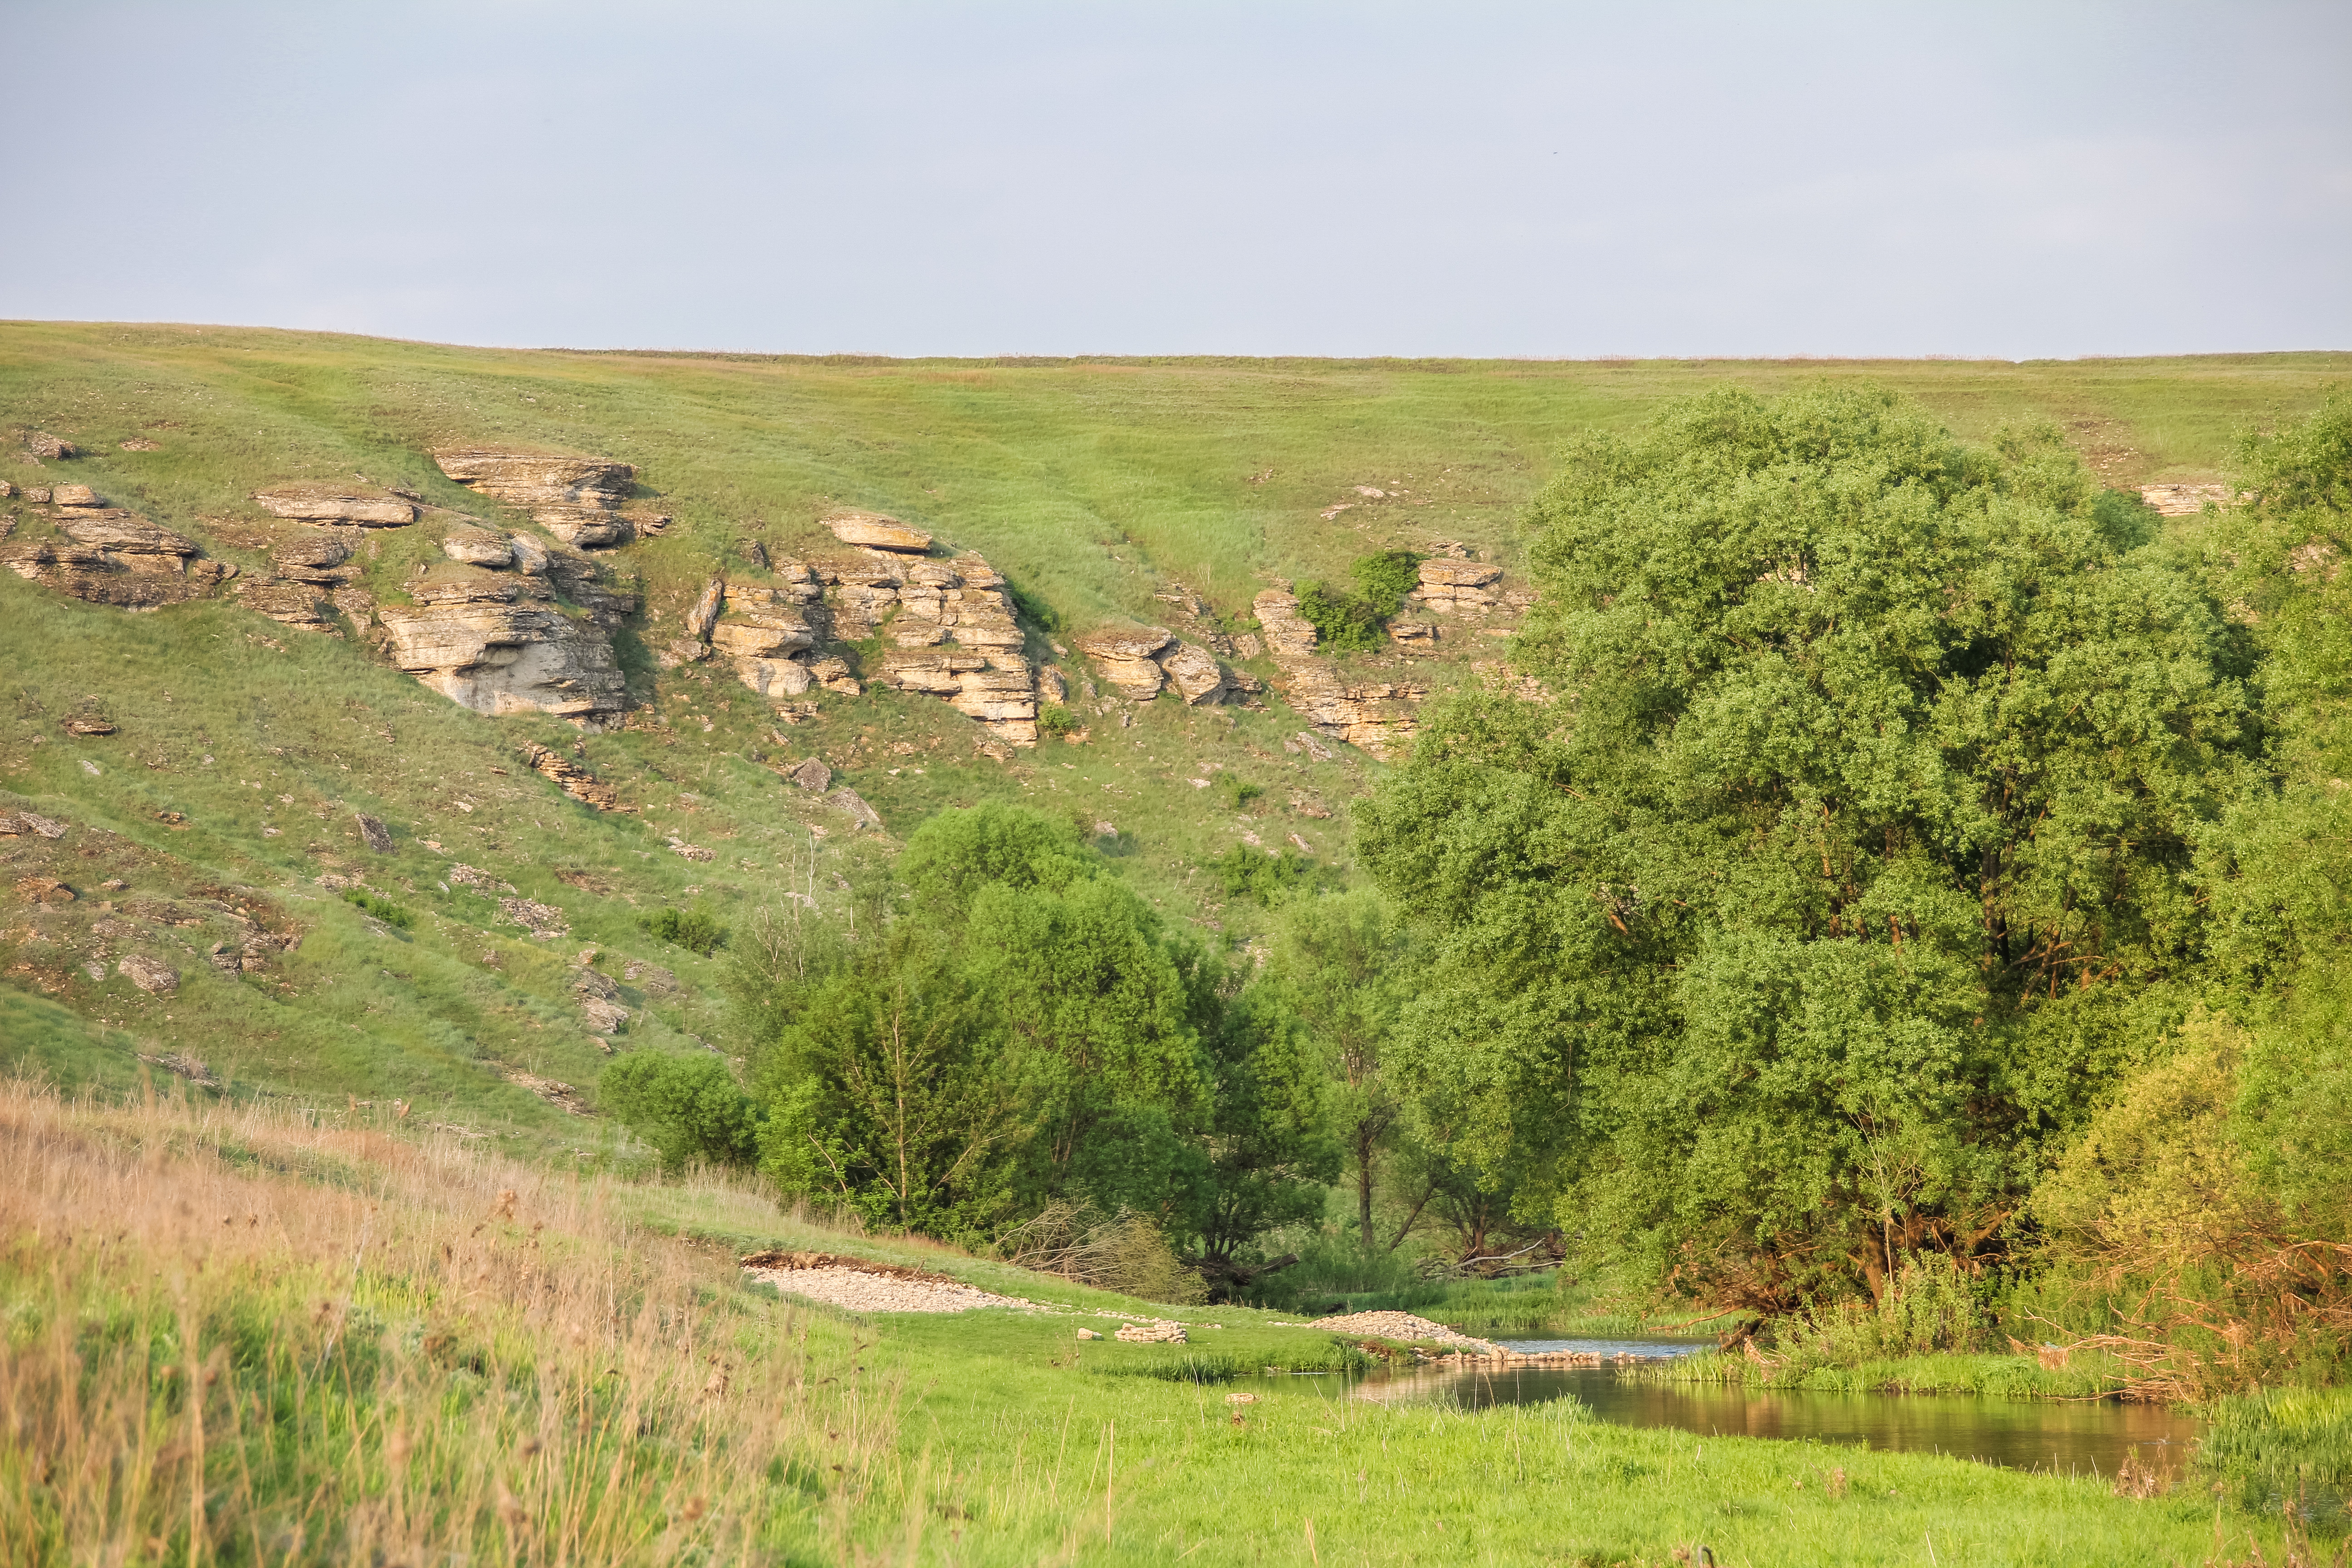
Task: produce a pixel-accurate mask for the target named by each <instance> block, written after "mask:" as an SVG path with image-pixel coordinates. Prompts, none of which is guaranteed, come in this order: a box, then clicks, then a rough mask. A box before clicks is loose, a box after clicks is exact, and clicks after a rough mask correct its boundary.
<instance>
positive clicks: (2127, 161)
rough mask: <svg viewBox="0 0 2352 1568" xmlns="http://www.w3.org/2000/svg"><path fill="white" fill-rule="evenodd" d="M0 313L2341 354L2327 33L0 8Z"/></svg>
mask: <svg viewBox="0 0 2352 1568" xmlns="http://www.w3.org/2000/svg"><path fill="white" fill-rule="evenodd" d="M0 16H5V22H6V34H7V37H8V38H9V47H8V52H9V54H10V56H11V57H12V58H11V62H10V69H9V72H8V76H9V85H8V89H7V92H6V94H5V98H0V124H5V126H6V133H5V135H6V143H7V146H6V152H5V155H0V211H5V212H6V213H7V214H9V215H10V216H11V218H12V219H13V221H12V222H10V223H9V225H8V230H9V233H8V236H7V238H6V241H5V244H0V318H14V319H46V320H110V321H201V322H208V323H236V324H244V325H267V326H279V327H295V328H316V329H327V330H333V331H349V332H361V333H369V334H376V335H383V336H391V337H402V338H415V339H426V340H432V341H437V342H463V343H477V344H499V345H515V346H564V347H574V348H590V347H635V348H674V349H708V350H737V351H745V352H758V353H877V354H893V355H919V354H954V355H982V354H1010V353H1030V354H1068V353H1097V354H1162V353H1165V354H1180V353H1181V354H1192V353H1231V354H1252V355H1256V354H1315V355H1347V356H1357V355H1410V356H1423V355H1477V356H1524V357H1531V358H1556V357H1564V358H1585V357H1601V356H1610V355H1635V356H1652V355H1658V356H1675V357H1687V356H1782V355H1801V354H1817V355H1835V356H1875V355H1903V356H1912V355H1922V354H1950V355H1957V356H1965V357H1997V358H2006V359H2020V358H2047V357H2074V356H2081V355H2092V354H2147V353H2216V352H2250V351H2263V350H2283V349H2347V348H2352V86H2347V83H2352V4H2346V3H2344V0H2328V3H2323V4H2271V3H2265V0H2231V3H2230V4H2226V5H2223V4H2200V5H2169V4H2165V3H2164V0H2138V3H2136V4H2123V5H2105V4H2095V3H2087V0H2086V3H2083V4H2067V3H2064V0H2040V3H2038V4H2031V5H2009V4H2003V3H2000V0H1971V3H1966V4H1930V3H1926V0H1916V3H1900V0H1879V3H1876V4H1869V5H1836V4H1802V3H1790V4H1783V5H1761V4H1755V3H1753V0H1750V3H1748V4H1739V5H1696V4H1673V3H1660V4H1644V5H1628V4H1623V3H1622V0H1620V3H1614V4H1604V5H1582V4H1571V3H1555V4H1549V5H1484V4H1476V3H1472V0H1446V3H1444V4H1437V3H1430V4H1423V5H1376V4H1369V3H1367V4H1357V5H1307V4H1296V5H1293V4H1284V3H1282V0H1257V3H1255V4H1250V5H1220V4H1216V3H1213V0H1182V3H1171V4H1165V5H1120V4H1112V3H1107V0H1097V3H1094V4H1085V5H1028V4H1021V3H1017V0H1003V3H1000V4H994V5H945V4H940V5H899V4H890V3H887V0H855V3H850V0H841V3H836V4H833V5H793V4H782V3H778V4H760V5H727V4H694V3H689V0H676V3H672V4H661V5H656V4H641V5H605V4H598V3H596V0H544V3H542V0H464V3H462V4H449V5H437V4H425V3H417V4H402V3H400V0H375V3H371V4H343V3H338V0H323V3H322V0H305V3H304V4H299V5H248V4H238V3H236V0H205V3H202V4H194V5H191V4H187V3H185V0H173V3H170V4H124V3H114V0H70V3H64V0H7V4H6V5H5V6H0Z"/></svg>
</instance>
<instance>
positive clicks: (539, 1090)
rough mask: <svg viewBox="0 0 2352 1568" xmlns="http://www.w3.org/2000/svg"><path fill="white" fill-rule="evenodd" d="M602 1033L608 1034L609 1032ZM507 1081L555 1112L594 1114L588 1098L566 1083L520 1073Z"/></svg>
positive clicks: (516, 1073) (574, 1114) (517, 1072)
mask: <svg viewBox="0 0 2352 1568" xmlns="http://www.w3.org/2000/svg"><path fill="white" fill-rule="evenodd" d="M603 1032H606V1033H609V1032H610V1031H603ZM507 1081H508V1082H509V1083H510V1084H513V1085H515V1086H516V1087H517V1088H518V1089H529V1090H530V1092H531V1093H533V1094H535V1095H537V1096H539V1098H540V1099H541V1100H545V1101H547V1103H548V1104H550V1105H552V1106H554V1107H555V1108H556V1109H557V1110H561V1111H562V1112H563V1113H564V1114H566V1115H567V1116H589V1115H593V1114H594V1113H593V1111H592V1110H589V1107H588V1097H587V1096H586V1095H584V1094H583V1093H581V1092H580V1091H579V1090H578V1089H574V1088H573V1087H572V1085H570V1084H568V1083H559V1082H557V1081H556V1080H555V1079H551V1078H541V1077H540V1076H538V1075H537V1074H536V1073H527V1072H520V1071H515V1072H509V1073H508V1074H507Z"/></svg>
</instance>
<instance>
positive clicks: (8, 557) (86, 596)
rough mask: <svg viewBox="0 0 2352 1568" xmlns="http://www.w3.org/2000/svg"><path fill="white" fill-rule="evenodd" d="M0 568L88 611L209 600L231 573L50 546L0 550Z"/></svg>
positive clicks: (143, 556)
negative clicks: (86, 605) (93, 607)
mask: <svg viewBox="0 0 2352 1568" xmlns="http://www.w3.org/2000/svg"><path fill="white" fill-rule="evenodd" d="M0 566H5V567H7V568H8V569H9V570H10V571H12V572H14V573H16V575H18V576H19V577H22V578H24V579H25V580H26V582H29V583H37V584H41V586H43V587H45V588H51V589H54V590H56V591H57V592H58V593H60V594H66V595H70V596H72V597H74V598H77V599H80V600H83V601H85V602H87V603H89V604H93V605H114V606H115V607H117V608H119V609H126V610H153V609H160V608H162V607H163V605H181V604H185V603H187V602H188V601H189V600H191V599H202V598H205V597H208V596H210V595H211V594H212V593H213V591H214V590H215V588H216V587H218V586H219V585H220V584H221V583H222V582H223V581H224V580H225V579H226V578H228V577H230V576H233V575H235V574H236V567H234V566H225V565H223V564H222V563H219V562H216V561H197V562H194V563H189V562H188V561H187V560H186V558H185V557H184V556H179V555H170V554H149V553H131V554H121V553H118V552H113V551H107V550H92V549H89V548H86V547H83V546H79V545H74V544H60V543H57V542H52V541H26V542H16V543H10V544H0Z"/></svg>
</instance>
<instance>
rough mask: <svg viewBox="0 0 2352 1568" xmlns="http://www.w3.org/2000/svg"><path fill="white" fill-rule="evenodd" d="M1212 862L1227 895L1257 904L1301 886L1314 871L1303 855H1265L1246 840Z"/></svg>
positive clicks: (1312, 863)
mask: <svg viewBox="0 0 2352 1568" xmlns="http://www.w3.org/2000/svg"><path fill="white" fill-rule="evenodd" d="M1214 865H1215V868H1216V872H1217V877H1218V879H1219V880H1221V881H1222V882H1223V884H1224V889H1225V896H1226V897H1227V898H1234V899H1255V900H1257V901H1258V902H1259V903H1261V904H1271V903H1273V902H1274V901H1275V900H1277V899H1279V898H1281V897H1282V896H1283V895H1284V894H1286V893H1287V892H1289V891H1291V890H1292V889H1296V888H1300V887H1304V886H1305V885H1306V884H1307V882H1308V881H1310V880H1311V879H1313V877H1314V874H1315V862H1314V861H1312V860H1309V859H1308V858H1307V857H1306V856H1304V855H1291V854H1287V853H1286V854H1279V855H1268V854H1265V852H1264V851H1262V850H1257V849H1253V848H1251V847H1249V846H1248V845H1246V844H1236V845H1234V847H1232V848H1231V849H1229V850H1227V851H1225V854H1224V857H1223V858H1222V859H1220V860H1217V861H1216V862H1214Z"/></svg>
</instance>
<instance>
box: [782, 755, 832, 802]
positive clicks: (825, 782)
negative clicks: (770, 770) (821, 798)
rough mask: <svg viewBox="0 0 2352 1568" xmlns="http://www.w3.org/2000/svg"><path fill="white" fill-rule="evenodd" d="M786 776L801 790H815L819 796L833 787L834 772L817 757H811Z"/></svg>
mask: <svg viewBox="0 0 2352 1568" xmlns="http://www.w3.org/2000/svg"><path fill="white" fill-rule="evenodd" d="M784 776H785V777H786V778H788V779H790V780H792V781H793V783H794V784H798V785H800V786H801V788H803V789H805V790H814V791H815V792H816V793H817V794H819V795H823V794H824V792H825V791H826V790H828V789H830V788H832V787H833V770H832V769H831V768H829V767H827V766H826V765H825V764H824V761H823V760H822V759H820V758H817V757H811V758H810V759H809V760H808V761H806V762H804V763H801V764H800V766H798V767H796V768H794V769H793V771H792V772H790V773H786V774H785V775H784Z"/></svg>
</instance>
